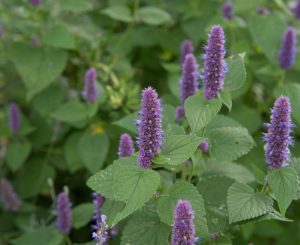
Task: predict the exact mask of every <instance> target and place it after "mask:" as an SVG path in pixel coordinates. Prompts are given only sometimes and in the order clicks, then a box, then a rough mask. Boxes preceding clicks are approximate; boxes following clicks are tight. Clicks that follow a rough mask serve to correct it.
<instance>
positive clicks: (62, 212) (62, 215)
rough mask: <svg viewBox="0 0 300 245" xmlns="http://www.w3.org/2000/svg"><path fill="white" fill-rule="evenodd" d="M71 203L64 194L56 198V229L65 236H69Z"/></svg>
mask: <svg viewBox="0 0 300 245" xmlns="http://www.w3.org/2000/svg"><path fill="white" fill-rule="evenodd" d="M71 206H72V204H71V202H70V200H69V197H68V195H67V194H66V193H65V192H61V193H60V194H59V195H58V196H57V202H56V211H57V220H56V228H57V229H58V230H60V231H61V232H63V233H65V234H69V233H70V231H71V228H72V211H71Z"/></svg>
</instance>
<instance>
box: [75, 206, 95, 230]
mask: <svg viewBox="0 0 300 245" xmlns="http://www.w3.org/2000/svg"><path fill="white" fill-rule="evenodd" d="M94 210H95V207H94V205H93V204H92V203H82V204H80V205H78V206H76V207H75V208H73V209H72V226H73V227H74V228H76V229H79V228H81V227H83V226H85V225H86V224H88V223H89V222H90V221H91V220H92V216H93V213H94Z"/></svg>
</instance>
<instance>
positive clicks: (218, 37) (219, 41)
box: [202, 25, 227, 99]
mask: <svg viewBox="0 0 300 245" xmlns="http://www.w3.org/2000/svg"><path fill="white" fill-rule="evenodd" d="M224 44H225V37H224V31H223V29H222V27H221V26H219V25H216V26H213V27H212V28H211V31H210V34H209V36H208V43H207V45H206V46H205V49H204V50H205V54H204V55H202V58H203V59H204V69H203V73H202V78H203V84H204V97H205V98H206V99H213V98H216V97H217V95H218V93H219V92H220V91H221V90H222V89H223V86H224V78H225V74H226V72H227V65H226V62H225V59H224V57H225V53H226V51H225V47H224Z"/></svg>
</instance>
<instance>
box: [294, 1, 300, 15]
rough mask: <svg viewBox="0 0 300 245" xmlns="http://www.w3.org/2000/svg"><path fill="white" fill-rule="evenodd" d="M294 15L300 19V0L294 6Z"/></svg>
mask: <svg viewBox="0 0 300 245" xmlns="http://www.w3.org/2000/svg"><path fill="white" fill-rule="evenodd" d="M293 12H294V15H295V17H296V19H297V20H300V0H298V1H297V3H296V5H295V6H294V8H293Z"/></svg>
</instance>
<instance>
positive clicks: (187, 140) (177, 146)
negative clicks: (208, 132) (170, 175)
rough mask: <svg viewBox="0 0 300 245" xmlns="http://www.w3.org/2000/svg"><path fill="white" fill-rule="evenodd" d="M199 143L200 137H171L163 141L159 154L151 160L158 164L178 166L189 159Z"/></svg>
mask: <svg viewBox="0 0 300 245" xmlns="http://www.w3.org/2000/svg"><path fill="white" fill-rule="evenodd" d="M200 141H201V138H200V137H196V136H194V137H193V136H189V135H171V136H169V137H167V138H166V139H165V142H164V144H163V147H162V151H161V154H160V155H159V156H158V157H157V158H156V159H154V160H153V162H155V163H158V164H169V165H178V164H182V163H183V162H184V161H185V160H187V159H188V158H190V157H191V156H192V155H193V153H194V152H195V150H196V149H197V147H198V146H199V144H200Z"/></svg>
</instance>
